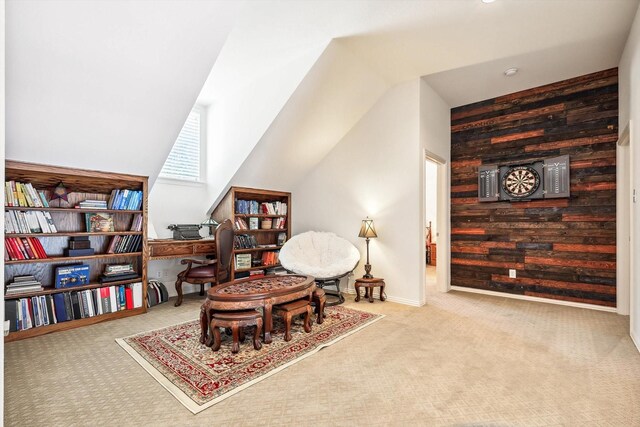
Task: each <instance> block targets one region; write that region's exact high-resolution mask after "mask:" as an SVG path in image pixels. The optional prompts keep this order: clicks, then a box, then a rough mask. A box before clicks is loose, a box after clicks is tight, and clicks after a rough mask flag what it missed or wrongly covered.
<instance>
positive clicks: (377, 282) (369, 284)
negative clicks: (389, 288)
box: [355, 277, 386, 302]
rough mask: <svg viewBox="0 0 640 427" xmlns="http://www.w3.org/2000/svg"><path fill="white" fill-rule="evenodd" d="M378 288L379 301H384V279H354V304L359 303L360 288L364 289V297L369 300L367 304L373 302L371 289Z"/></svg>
mask: <svg viewBox="0 0 640 427" xmlns="http://www.w3.org/2000/svg"><path fill="white" fill-rule="evenodd" d="M377 286H380V301H384V300H385V299H386V298H385V296H384V287H385V283H384V279H381V278H379V277H372V278H371V279H366V278H364V277H363V278H361V279H356V283H355V288H356V302H358V301H360V287H364V297H365V298H367V297H368V298H369V302H373V288H375V287H377Z"/></svg>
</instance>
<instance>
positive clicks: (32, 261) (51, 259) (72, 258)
mask: <svg viewBox="0 0 640 427" xmlns="http://www.w3.org/2000/svg"><path fill="white" fill-rule="evenodd" d="M140 255H142V252H124V253H120V254H94V255H84V256H55V257H49V258H40V259H21V260H16V261H5V262H4V263H5V265H13V264H37V263H43V262H65V261H81V260H87V259H108V258H117V257H127V256H140Z"/></svg>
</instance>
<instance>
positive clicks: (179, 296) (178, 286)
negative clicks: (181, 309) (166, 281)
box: [175, 279, 182, 307]
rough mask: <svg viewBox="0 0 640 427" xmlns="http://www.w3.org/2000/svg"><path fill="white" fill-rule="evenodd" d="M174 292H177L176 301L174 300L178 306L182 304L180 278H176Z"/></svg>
mask: <svg viewBox="0 0 640 427" xmlns="http://www.w3.org/2000/svg"><path fill="white" fill-rule="evenodd" d="M176 292H177V293H178V301H176V304H175V306H176V307H178V306H179V305H180V304H182V279H178V280H176Z"/></svg>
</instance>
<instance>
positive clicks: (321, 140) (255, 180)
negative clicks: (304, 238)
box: [214, 41, 388, 222]
mask: <svg viewBox="0 0 640 427" xmlns="http://www.w3.org/2000/svg"><path fill="white" fill-rule="evenodd" d="M387 89H388V85H387V83H386V82H385V81H384V80H383V79H382V78H381V77H380V76H379V75H378V74H376V73H375V72H374V71H373V70H371V68H370V67H369V66H368V64H365V63H363V62H362V61H361V60H360V59H359V58H357V57H356V56H354V55H353V54H352V53H351V52H350V51H349V50H347V49H346V48H344V47H343V46H342V44H341V43H340V42H339V41H332V42H331V43H330V44H329V46H327V48H326V49H325V50H324V51H323V52H322V55H321V56H320V58H318V60H317V61H316V62H315V63H314V64H313V67H312V68H311V70H310V71H309V72H308V74H307V75H306V76H304V80H303V81H302V82H301V83H300V84H299V85H298V86H297V87H296V88H295V91H294V92H293V94H292V95H291V97H290V98H289V99H288V100H287V102H286V104H285V105H284V107H283V108H282V110H280V111H279V113H278V114H277V117H275V119H274V121H273V122H272V123H270V126H269V128H268V130H267V131H266V132H265V133H264V135H254V136H255V137H259V136H261V138H260V141H259V143H258V144H256V145H255V147H253V146H252V147H251V148H252V151H251V153H250V154H249V156H248V157H246V158H245V157H241V158H238V159H236V160H237V161H242V165H241V166H240V168H239V169H238V170H237V171H234V172H235V173H234V174H233V177H232V178H231V180H230V181H229V183H228V185H227V188H228V186H230V185H239V186H249V187H257V188H268V189H274V190H284V191H288V190H289V189H291V188H292V186H293V185H295V183H297V182H298V181H299V180H300V179H302V178H303V177H304V175H305V174H306V173H307V172H308V171H309V170H310V169H312V168H313V167H315V165H317V164H318V163H319V162H320V161H321V160H322V159H323V158H324V157H325V156H326V155H327V153H328V152H329V151H330V150H331V149H332V148H333V147H334V146H335V145H336V144H337V143H338V142H339V141H340V140H341V139H342V138H343V137H344V135H345V134H346V133H347V132H348V131H349V129H351V128H352V127H353V126H354V124H355V123H357V121H358V120H359V119H360V118H361V117H362V116H363V115H364V114H365V113H366V112H367V111H368V110H369V109H370V108H371V106H372V105H373V104H374V103H375V101H376V100H377V99H378V98H379V97H380V96H381V95H382V94H383V93H384V92H385V90H387ZM221 108H224V106H221ZM236 120H237V119H236ZM244 120H246V118H244ZM214 126H215V125H214ZM252 127H253V126H247V128H252ZM226 140H227V139H226V138H224V139H223V141H226ZM214 144H215V142H214ZM233 149H235V148H226V149H224V150H225V152H227V153H228V150H233ZM227 156H228V154H227V155H224V154H222V155H221V158H225V159H226V158H227ZM245 156H246V154H245ZM217 176H218V175H216V177H217ZM225 190H226V189H225ZM224 193H226V191H223V193H221V196H223V195H224ZM295 221H296V217H295V216H294V222H295Z"/></svg>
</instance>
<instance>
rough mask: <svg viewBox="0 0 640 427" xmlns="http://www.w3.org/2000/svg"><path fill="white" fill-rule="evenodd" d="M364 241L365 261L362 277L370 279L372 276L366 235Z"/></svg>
mask: <svg viewBox="0 0 640 427" xmlns="http://www.w3.org/2000/svg"><path fill="white" fill-rule="evenodd" d="M365 241H366V242H367V263H366V264H365V265H364V272H365V274H364V276H362V277H363V278H365V279H372V278H373V276H372V275H371V264H369V238H368V237H367V238H366V239H365Z"/></svg>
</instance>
